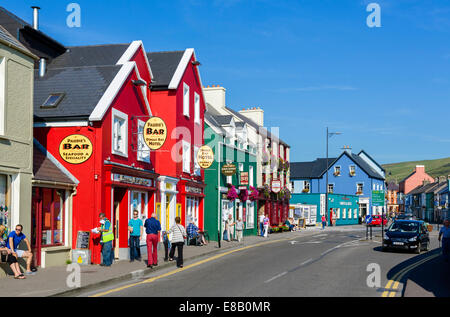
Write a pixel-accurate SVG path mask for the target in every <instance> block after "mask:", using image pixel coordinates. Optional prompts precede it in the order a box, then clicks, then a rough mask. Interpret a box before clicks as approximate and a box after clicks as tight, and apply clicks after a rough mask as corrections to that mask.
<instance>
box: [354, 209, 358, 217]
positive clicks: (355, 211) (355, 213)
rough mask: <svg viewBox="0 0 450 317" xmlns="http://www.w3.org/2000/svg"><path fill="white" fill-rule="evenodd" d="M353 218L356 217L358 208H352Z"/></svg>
mask: <svg viewBox="0 0 450 317" xmlns="http://www.w3.org/2000/svg"><path fill="white" fill-rule="evenodd" d="M353 218H355V219H356V218H358V209H356V208H355V209H353Z"/></svg>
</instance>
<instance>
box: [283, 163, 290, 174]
mask: <svg viewBox="0 0 450 317" xmlns="http://www.w3.org/2000/svg"><path fill="white" fill-rule="evenodd" d="M289 167H290V164H289V162H288V161H284V170H285V171H286V172H287V171H289Z"/></svg>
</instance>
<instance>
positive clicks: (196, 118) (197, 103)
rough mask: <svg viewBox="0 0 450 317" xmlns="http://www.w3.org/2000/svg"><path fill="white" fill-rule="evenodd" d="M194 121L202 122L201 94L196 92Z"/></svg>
mask: <svg viewBox="0 0 450 317" xmlns="http://www.w3.org/2000/svg"><path fill="white" fill-rule="evenodd" d="M194 122H195V123H198V124H200V96H199V95H198V93H194Z"/></svg>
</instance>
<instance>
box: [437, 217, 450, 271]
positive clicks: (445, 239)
mask: <svg viewBox="0 0 450 317" xmlns="http://www.w3.org/2000/svg"><path fill="white" fill-rule="evenodd" d="M449 224H450V221H449V219H445V220H444V226H443V227H442V228H441V230H439V238H438V239H439V242H441V239H442V255H443V257H444V261H445V262H448V259H449V254H450V227H449Z"/></svg>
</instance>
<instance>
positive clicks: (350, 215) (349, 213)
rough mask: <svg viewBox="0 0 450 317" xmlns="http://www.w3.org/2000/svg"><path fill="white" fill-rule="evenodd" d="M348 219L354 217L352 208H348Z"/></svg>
mask: <svg viewBox="0 0 450 317" xmlns="http://www.w3.org/2000/svg"><path fill="white" fill-rule="evenodd" d="M348 219H352V209H351V208H349V209H348Z"/></svg>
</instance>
